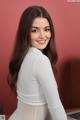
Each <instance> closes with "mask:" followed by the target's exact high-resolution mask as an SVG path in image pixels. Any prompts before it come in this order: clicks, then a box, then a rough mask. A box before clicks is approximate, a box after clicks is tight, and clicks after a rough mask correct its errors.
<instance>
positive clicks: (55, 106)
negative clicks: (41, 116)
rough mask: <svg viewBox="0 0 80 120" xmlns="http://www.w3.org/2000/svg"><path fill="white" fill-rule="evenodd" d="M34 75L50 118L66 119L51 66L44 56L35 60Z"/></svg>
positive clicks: (53, 119)
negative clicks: (44, 99)
mask: <svg viewBox="0 0 80 120" xmlns="http://www.w3.org/2000/svg"><path fill="white" fill-rule="evenodd" d="M36 77H37V80H38V82H39V84H40V86H41V89H42V91H43V94H44V96H45V98H46V100H47V103H48V108H49V111H50V114H51V116H52V120H67V116H66V113H65V110H64V108H63V105H62V103H61V101H60V97H59V93H58V89H57V84H56V81H55V78H54V74H53V71H52V67H51V64H50V61H49V59H48V58H47V57H46V56H43V57H41V58H39V59H38V61H37V66H36Z"/></svg>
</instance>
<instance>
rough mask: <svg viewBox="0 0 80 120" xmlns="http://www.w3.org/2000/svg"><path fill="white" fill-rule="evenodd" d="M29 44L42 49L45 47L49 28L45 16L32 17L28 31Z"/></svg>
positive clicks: (49, 32)
mask: <svg viewBox="0 0 80 120" xmlns="http://www.w3.org/2000/svg"><path fill="white" fill-rule="evenodd" d="M30 37H31V45H32V46H33V47H35V48H37V49H40V50H43V49H45V48H46V47H47V45H48V43H49V41H50V38H51V30H50V25H49V22H48V20H47V19H46V18H41V17H37V18H35V19H34V21H33V23H32V27H31V32H30Z"/></svg>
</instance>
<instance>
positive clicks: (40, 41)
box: [37, 40, 46, 44]
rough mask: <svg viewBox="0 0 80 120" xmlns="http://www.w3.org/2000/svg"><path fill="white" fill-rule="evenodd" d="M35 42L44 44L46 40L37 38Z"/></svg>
mask: <svg viewBox="0 0 80 120" xmlns="http://www.w3.org/2000/svg"><path fill="white" fill-rule="evenodd" d="M37 42H38V43H39V44H44V43H45V42H46V40H37Z"/></svg>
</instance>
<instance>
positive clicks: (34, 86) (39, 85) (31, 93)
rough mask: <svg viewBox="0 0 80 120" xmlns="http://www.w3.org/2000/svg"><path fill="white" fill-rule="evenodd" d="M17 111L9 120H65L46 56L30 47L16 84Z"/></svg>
mask: <svg viewBox="0 0 80 120" xmlns="http://www.w3.org/2000/svg"><path fill="white" fill-rule="evenodd" d="M17 99H18V103H17V108H16V110H15V111H14V112H13V114H12V115H11V116H10V118H9V120H67V116H66V113H65V110H64V108H63V105H62V103H61V101H60V98H59V94H58V89H57V84H56V81H55V78H54V74H53V71H52V67H51V64H50V61H49V59H48V57H47V56H45V55H44V54H43V53H42V52H41V51H40V50H38V49H37V48H34V47H31V48H30V49H29V51H28V54H27V55H26V56H25V58H24V60H23V63H22V65H21V68H20V71H19V74H18V80H17Z"/></svg>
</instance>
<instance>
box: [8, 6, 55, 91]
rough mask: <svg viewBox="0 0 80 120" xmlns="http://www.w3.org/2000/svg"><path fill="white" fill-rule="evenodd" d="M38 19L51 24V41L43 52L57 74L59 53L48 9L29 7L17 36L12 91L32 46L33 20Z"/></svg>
mask: <svg viewBox="0 0 80 120" xmlns="http://www.w3.org/2000/svg"><path fill="white" fill-rule="evenodd" d="M36 17H43V18H46V19H47V20H48V22H49V24H50V29H51V40H50V42H49V44H48V45H47V47H46V48H45V49H44V50H43V54H45V55H46V56H48V58H49V59H50V61H51V65H52V67H53V71H54V72H55V64H56V61H57V53H56V47H55V33H54V26H53V22H52V20H51V17H50V15H49V14H48V12H47V11H46V9H44V8H43V7H41V6H31V7H28V8H27V9H26V10H25V11H24V12H23V14H22V16H21V18H20V22H19V26H18V30H17V34H16V40H15V41H16V42H15V46H14V51H13V54H12V58H11V61H10V64H9V75H8V83H9V85H10V87H11V88H12V89H13V88H16V82H17V77H18V72H19V69H20V66H21V64H22V61H23V59H24V57H25V55H26V54H27V52H28V50H29V47H30V45H31V40H30V30H31V27H32V23H33V20H34V19H35V18H36Z"/></svg>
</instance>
